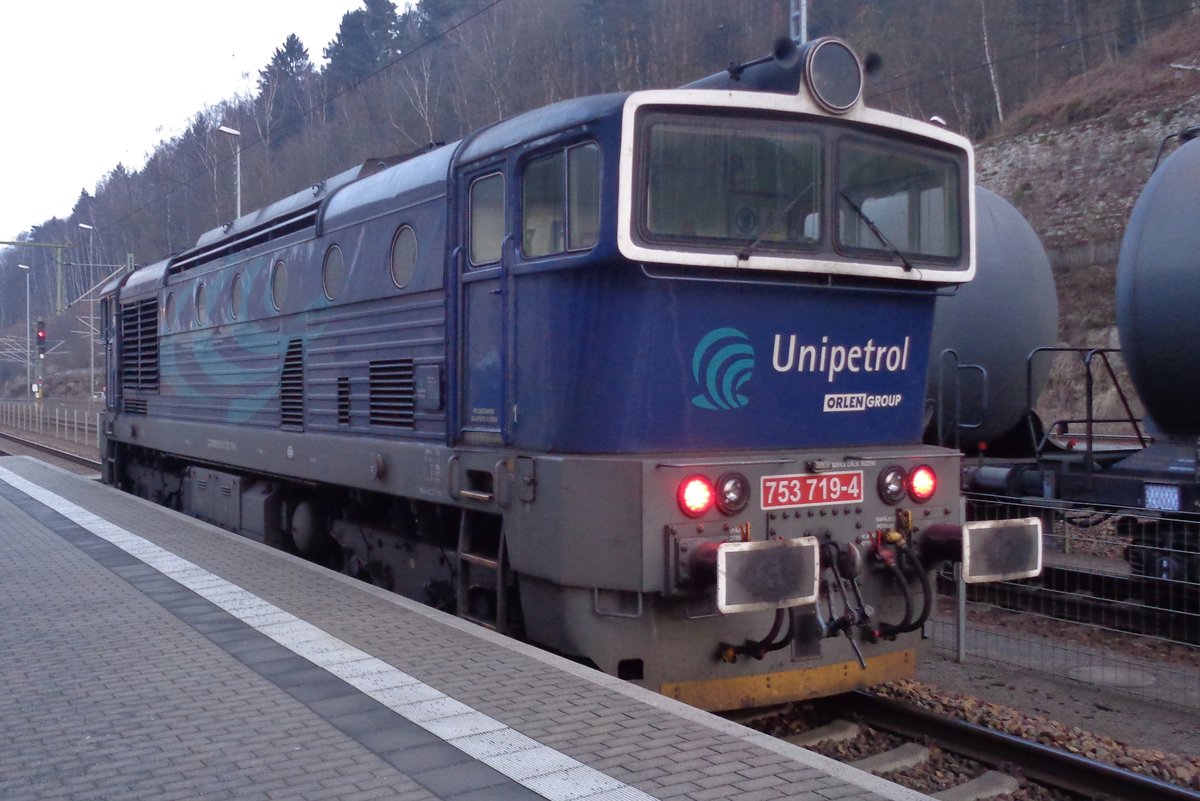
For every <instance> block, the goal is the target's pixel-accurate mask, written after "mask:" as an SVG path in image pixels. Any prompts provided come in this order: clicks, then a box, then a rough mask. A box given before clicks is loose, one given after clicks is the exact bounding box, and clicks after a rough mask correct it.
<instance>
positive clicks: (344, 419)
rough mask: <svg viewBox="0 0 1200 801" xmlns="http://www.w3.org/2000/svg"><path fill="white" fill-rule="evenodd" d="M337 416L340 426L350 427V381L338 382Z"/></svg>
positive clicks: (346, 379) (345, 379) (342, 380)
mask: <svg viewBox="0 0 1200 801" xmlns="http://www.w3.org/2000/svg"><path fill="white" fill-rule="evenodd" d="M337 414H338V425H341V426H348V425H350V379H349V378H344V377H343V378H339V379H338V380H337Z"/></svg>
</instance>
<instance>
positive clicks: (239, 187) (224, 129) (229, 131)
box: [217, 125, 242, 219]
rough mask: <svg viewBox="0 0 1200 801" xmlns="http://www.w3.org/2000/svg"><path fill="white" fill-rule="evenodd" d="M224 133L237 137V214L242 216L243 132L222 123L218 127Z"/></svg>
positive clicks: (235, 163) (235, 162) (235, 165)
mask: <svg viewBox="0 0 1200 801" xmlns="http://www.w3.org/2000/svg"><path fill="white" fill-rule="evenodd" d="M217 130H218V131H220V132H221V133H223V134H229V135H230V136H232V137H234V138H235V139H237V150H236V153H235V155H234V172H235V173H236V175H237V214H236V215H235V219H236V217H241V216H242V132H241V131H235V130H234V129H233V128H230V127H229V126H227V125H222V126H221V127H220V128H218V129H217Z"/></svg>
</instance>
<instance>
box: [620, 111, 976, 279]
mask: <svg viewBox="0 0 1200 801" xmlns="http://www.w3.org/2000/svg"><path fill="white" fill-rule="evenodd" d="M639 127H640V131H641V136H640V139H639V141H640V146H641V150H642V153H643V158H642V159H641V160H640V164H641V181H642V187H643V192H641V193H639V195H640V196H641V197H642V198H644V205H643V208H642V209H641V212H640V214H639V218H638V221H637V222H638V225H637V228H638V231H639V234H640V236H641V238H642V239H643V240H644V241H645V242H646V243H647V244H650V245H652V246H673V247H680V248H683V249H687V250H705V251H715V252H730V251H732V252H735V253H737V254H739V257H740V258H747V257H748V256H749V255H751V254H753V253H762V252H767V253H773V254H774V255H784V256H786V255H790V254H795V255H797V256H800V257H810V256H816V255H818V254H820V258H826V257H829V256H833V257H835V258H842V259H857V258H865V259H870V260H876V261H891V262H895V261H896V260H897V258H900V260H904V258H902V257H900V256H899V255H898V253H897V252H899V253H900V254H904V257H912V258H921V259H926V260H929V261H934V262H938V261H941V262H947V261H956V260H958V259H959V258H960V256H961V254H962V244H961V243H962V238H963V232H962V230H961V229H962V226H961V219H962V215H961V211H960V209H959V203H960V188H959V186H960V180H961V178H960V167H959V160H958V159H956V158H955V157H954V156H952V155H950V154H948V153H946V152H943V151H941V150H936V149H934V148H932V147H930V148H925V147H920V146H917V145H914V144H911V143H900V142H896V141H891V140H888V139H885V138H883V137H881V136H873V135H872V136H867V135H864V134H858V133H854V132H853V131H852V130H851V129H850V128H849V127H848V126H844V125H831V124H829V123H824V124H822V123H821V122H820V121H816V120H813V121H799V120H797V119H796V118H794V117H792V118H787V117H782V116H779V117H771V116H763V117H754V118H750V119H747V118H745V117H742V116H738V117H734V116H732V115H721V114H716V113H712V114H704V113H688V114H683V113H668V112H651V113H648V114H647V115H646V116H645V117H644V119H643V120H642V124H641V125H640V126H639ZM834 219H836V221H837V222H836V224H833V225H831V224H830V220H834Z"/></svg>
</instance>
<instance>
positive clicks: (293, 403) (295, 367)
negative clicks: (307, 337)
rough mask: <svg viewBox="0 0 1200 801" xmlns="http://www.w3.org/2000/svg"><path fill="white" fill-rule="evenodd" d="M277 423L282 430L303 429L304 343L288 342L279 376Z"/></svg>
mask: <svg viewBox="0 0 1200 801" xmlns="http://www.w3.org/2000/svg"><path fill="white" fill-rule="evenodd" d="M279 422H280V425H282V426H283V427H284V428H288V429H294V430H302V429H303V428H304V343H303V341H301V340H299V339H293V340H291V341H290V342H288V348H287V356H285V357H284V358H283V372H282V373H280V375H279Z"/></svg>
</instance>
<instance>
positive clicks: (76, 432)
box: [0, 400, 101, 450]
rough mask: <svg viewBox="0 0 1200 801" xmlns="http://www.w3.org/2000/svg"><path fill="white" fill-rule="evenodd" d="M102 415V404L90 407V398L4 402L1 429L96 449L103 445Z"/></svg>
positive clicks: (2, 402)
mask: <svg viewBox="0 0 1200 801" xmlns="http://www.w3.org/2000/svg"><path fill="white" fill-rule="evenodd" d="M100 415H101V408H100V406H99V405H97V404H92V405H90V406H89V404H87V402H86V401H85V402H82V403H78V404H72V403H66V402H64V403H55V402H52V401H45V400H43V401H0V428H3V429H5V430H8V431H23V432H26V433H29V434H36V435H38V436H41V437H47V438H51V439H55V440H58V441H59V442H63V443H70V444H73V445H78V446H80V447H86V448H95V449H96V450H99V448H100Z"/></svg>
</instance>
